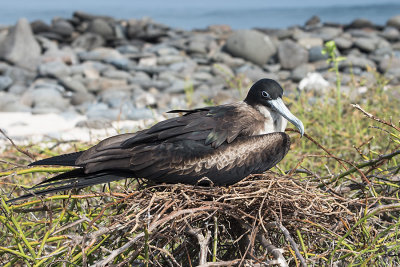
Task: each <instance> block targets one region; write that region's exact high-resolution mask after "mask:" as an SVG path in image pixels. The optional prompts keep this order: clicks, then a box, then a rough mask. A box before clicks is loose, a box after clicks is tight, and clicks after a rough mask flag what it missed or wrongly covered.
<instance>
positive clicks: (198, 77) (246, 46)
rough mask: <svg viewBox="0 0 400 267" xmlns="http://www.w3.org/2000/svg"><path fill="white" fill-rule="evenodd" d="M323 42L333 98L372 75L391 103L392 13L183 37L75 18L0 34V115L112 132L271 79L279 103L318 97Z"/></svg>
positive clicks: (395, 71)
mask: <svg viewBox="0 0 400 267" xmlns="http://www.w3.org/2000/svg"><path fill="white" fill-rule="evenodd" d="M330 40H334V41H335V43H336V45H337V48H338V55H340V56H343V57H345V58H346V59H345V60H344V61H342V62H340V65H339V68H340V72H341V74H342V93H343V94H345V95H346V96H348V97H351V98H354V99H356V98H360V97H361V98H362V95H363V94H365V93H367V92H368V89H369V88H370V87H371V86H374V84H376V82H377V76H376V75H379V77H383V78H385V79H387V80H388V81H389V83H388V85H387V87H388V88H389V87H390V88H395V96H397V95H396V94H397V93H398V91H399V90H400V89H398V88H400V15H398V16H395V17H392V18H388V20H387V23H386V25H374V24H373V23H372V22H371V21H368V20H366V19H356V20H354V21H353V22H352V23H350V24H346V25H341V24H332V23H321V21H320V19H319V17H316V16H315V17H312V18H310V19H309V20H308V21H307V22H306V24H305V25H303V26H292V27H288V28H282V29H265V28H257V29H248V30H232V29H231V27H230V26H228V25H211V26H209V27H207V28H205V29H201V30H190V31H188V30H182V29H177V28H173V27H169V26H167V25H163V24H160V23H158V22H154V21H153V20H151V19H149V18H146V19H129V20H117V19H114V18H112V17H108V16H99V15H93V14H88V13H84V12H75V13H74V15H73V16H72V17H71V18H54V19H53V21H52V23H51V24H47V23H45V22H43V21H33V22H28V21H27V20H26V19H20V20H19V21H18V22H17V23H16V25H14V26H12V27H8V28H0V115H5V116H8V115H6V114H8V113H5V112H27V114H49V113H52V114H58V115H56V116H59V118H80V121H77V122H74V123H75V125H74V127H72V128H80V129H82V128H83V129H86V130H87V131H89V130H90V129H112V128H115V126H112V123H113V122H116V121H136V122H140V123H138V125H141V127H145V126H147V125H145V124H144V123H142V122H145V121H146V122H148V123H151V121H154V120H160V119H162V118H163V116H165V115H164V112H165V111H167V110H171V109H187V108H196V107H201V106H204V105H207V104H223V103H228V102H233V101H237V100H241V98H242V96H243V94H244V93H245V91H246V90H247V89H248V88H249V87H250V86H251V84H252V83H253V82H255V81H257V80H258V79H260V78H271V79H275V80H277V81H278V82H279V83H281V84H282V85H283V86H284V87H285V91H287V92H288V96H289V97H292V96H293V97H295V96H296V95H297V94H298V93H299V91H305V92H312V93H313V94H314V95H315V97H318V96H319V95H321V94H324V93H325V92H327V91H329V90H334V87H335V82H336V76H335V74H334V73H333V72H331V71H329V69H330V68H331V65H330V64H328V63H327V55H323V54H322V53H321V51H322V50H323V48H324V44H325V43H326V42H327V41H330ZM399 94H400V93H399ZM10 116H11V115H10ZM10 116H9V117H10ZM26 117H27V119H26V120H27V121H24V119H23V117H19V119H18V121H16V122H15V123H14V125H17V126H18V127H20V126H21V125H26V128H25V130H19V132H18V133H24V132H25V133H26V135H24V134H11V136H10V137H11V138H17V139H19V140H23V139H24V138H25V137H27V136H29V134H31V133H32V132H33V128H35V127H38V126H30V128H29V125H30V123H28V122H29V116H26ZM44 120H46V119H44ZM55 120H57V119H55ZM59 120H61V119H59ZM12 125H13V123H9V122H8V123H6V120H3V121H1V120H0V128H2V129H4V130H5V131H6V132H9V133H15V132H17V131H16V130H15V129H14V128H12V127H13V126H12ZM15 127H16V126H15ZM139 128H140V127H139ZM88 129H89V130H88ZM126 130H127V131H128V130H129V129H126ZM57 131H61V132H62V131H64V130H63V129H57ZM46 135H51V136H54V135H53V133H49V132H47V133H43V136H46ZM60 136H61V137H60V138H67V139H68V138H70V137H62V135H60ZM78 136H79V135H78ZM4 140H5V139H4V138H3V137H1V138H0V142H2V141H4Z"/></svg>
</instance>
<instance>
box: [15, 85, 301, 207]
mask: <svg viewBox="0 0 400 267" xmlns="http://www.w3.org/2000/svg"><path fill="white" fill-rule="evenodd" d="M282 93H283V90H282V88H281V87H280V86H279V84H278V83H276V82H275V81H273V80H269V79H263V80H260V81H258V82H257V83H255V84H254V85H253V86H252V88H251V89H250V91H249V93H248V96H247V97H246V99H245V100H244V101H242V102H237V103H233V104H228V105H222V106H215V107H205V108H201V109H194V110H179V111H171V112H180V113H184V115H183V116H181V117H176V118H171V119H168V120H165V121H162V122H159V123H157V124H156V125H154V126H153V127H151V128H149V129H147V130H143V131H139V132H137V133H128V134H122V135H117V136H114V137H110V138H107V139H105V140H103V141H101V142H100V143H99V144H97V145H95V146H93V147H91V148H90V149H88V150H86V151H83V152H77V153H71V154H66V155H61V156H57V157H53V158H49V159H44V160H39V161H37V162H34V163H32V164H31V165H64V166H75V167H77V169H75V170H73V171H70V172H67V173H63V174H60V175H58V176H55V177H53V178H50V179H48V180H46V181H44V182H42V183H41V184H39V185H36V186H35V187H33V188H32V189H33V190H34V193H33V194H36V195H42V194H47V193H50V192H57V191H60V190H66V189H70V188H82V187H86V186H90V185H94V184H100V183H105V182H110V181H114V180H119V179H124V178H131V177H138V178H147V179H149V180H153V181H155V182H166V183H185V184H196V183H197V182H198V181H199V180H200V179H201V178H203V177H207V178H208V179H210V180H211V181H212V182H213V183H214V184H215V185H229V184H233V183H236V182H238V181H240V180H241V179H243V178H244V177H246V176H248V175H249V174H253V173H262V172H264V171H265V170H268V169H270V168H272V167H273V166H275V165H276V164H277V163H278V162H279V161H281V160H282V159H283V157H284V156H285V155H286V153H287V152H288V150H289V147H290V139H289V136H288V135H287V134H285V133H283V131H284V129H285V127H286V120H285V118H286V119H288V120H289V121H291V122H292V123H294V124H295V126H296V127H298V128H299V130H300V132H301V133H303V132H304V128H303V125H302V123H301V121H299V120H298V119H297V118H295V117H294V116H293V115H292V114H291V113H290V112H289V110H287V108H286V107H285V106H284V104H283V102H282V100H281V97H282ZM282 105H283V107H282ZM43 187H46V189H41V188H43ZM30 196H32V194H28V195H26V196H23V197H22V198H19V199H23V198H26V197H30ZM16 200H18V199H16Z"/></svg>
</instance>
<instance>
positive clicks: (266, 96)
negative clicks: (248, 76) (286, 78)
mask: <svg viewBox="0 0 400 267" xmlns="http://www.w3.org/2000/svg"><path fill="white" fill-rule="evenodd" d="M261 95H262V96H263V97H264V98H267V99H271V96H270V95H269V94H268V93H267V92H266V91H262V92H261Z"/></svg>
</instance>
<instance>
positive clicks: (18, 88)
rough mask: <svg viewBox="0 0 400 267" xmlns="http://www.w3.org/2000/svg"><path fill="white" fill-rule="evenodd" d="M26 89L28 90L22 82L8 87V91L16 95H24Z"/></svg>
mask: <svg viewBox="0 0 400 267" xmlns="http://www.w3.org/2000/svg"><path fill="white" fill-rule="evenodd" d="M26 90H28V88H27V87H26V86H25V85H23V84H20V83H15V84H13V85H11V87H10V88H8V92H9V93H12V94H15V95H22V94H23V93H24V92H25V91H26Z"/></svg>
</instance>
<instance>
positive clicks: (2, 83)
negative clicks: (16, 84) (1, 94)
mask: <svg viewBox="0 0 400 267" xmlns="http://www.w3.org/2000/svg"><path fill="white" fill-rule="evenodd" d="M12 83H13V80H12V79H11V78H10V77H8V76H0V91H3V90H6V89H7V88H8V87H10V86H11V85H12Z"/></svg>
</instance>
